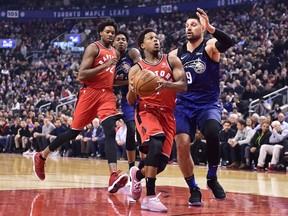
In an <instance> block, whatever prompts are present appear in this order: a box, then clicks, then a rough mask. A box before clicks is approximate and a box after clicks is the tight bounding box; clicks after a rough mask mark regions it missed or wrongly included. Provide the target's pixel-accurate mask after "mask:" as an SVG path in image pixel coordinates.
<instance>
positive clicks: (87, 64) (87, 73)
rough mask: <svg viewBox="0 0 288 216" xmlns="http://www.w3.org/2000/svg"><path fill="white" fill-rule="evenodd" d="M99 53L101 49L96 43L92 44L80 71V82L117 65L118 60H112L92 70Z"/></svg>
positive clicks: (87, 50)
mask: <svg viewBox="0 0 288 216" xmlns="http://www.w3.org/2000/svg"><path fill="white" fill-rule="evenodd" d="M98 53H99V48H98V46H97V45H96V44H95V43H92V44H90V45H89V46H88V47H87V48H86V50H85V52H84V56H83V59H82V62H81V65H80V70H79V73H78V79H79V80H80V81H84V80H87V79H89V78H90V77H92V76H94V75H95V74H97V73H99V72H100V71H101V70H102V69H104V68H106V67H109V66H111V65H115V64H116V63H117V58H112V59H110V60H109V61H107V62H105V63H104V64H102V65H99V66H98V67H95V68H91V67H92V64H93V61H94V59H95V57H96V56H97V55H98Z"/></svg>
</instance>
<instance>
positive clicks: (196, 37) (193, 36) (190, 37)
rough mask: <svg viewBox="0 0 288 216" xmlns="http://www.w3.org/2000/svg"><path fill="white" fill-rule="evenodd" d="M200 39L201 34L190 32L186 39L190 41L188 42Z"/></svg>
mask: <svg viewBox="0 0 288 216" xmlns="http://www.w3.org/2000/svg"><path fill="white" fill-rule="evenodd" d="M200 39H201V35H199V36H198V35H194V34H192V35H189V36H187V40H188V41H189V42H190V43H194V42H197V41H199V40H200Z"/></svg>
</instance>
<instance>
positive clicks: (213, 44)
mask: <svg viewBox="0 0 288 216" xmlns="http://www.w3.org/2000/svg"><path fill="white" fill-rule="evenodd" d="M196 14H197V16H198V17H199V19H200V22H201V24H202V25H203V26H204V28H205V29H206V30H207V31H208V32H209V33H210V34H211V35H212V36H213V37H214V38H213V39H210V40H209V41H208V42H207V46H206V48H205V50H206V52H207V53H208V55H209V56H210V58H211V59H213V60H215V61H219V58H220V53H224V52H226V51H227V50H228V49H229V48H230V47H232V46H234V41H233V39H232V38H231V37H230V36H229V35H228V34H226V33H225V32H223V31H221V30H219V29H217V28H215V27H214V26H212V25H211V24H210V22H209V18H208V15H207V14H206V12H205V11H204V10H202V9H201V8H197V12H196Z"/></svg>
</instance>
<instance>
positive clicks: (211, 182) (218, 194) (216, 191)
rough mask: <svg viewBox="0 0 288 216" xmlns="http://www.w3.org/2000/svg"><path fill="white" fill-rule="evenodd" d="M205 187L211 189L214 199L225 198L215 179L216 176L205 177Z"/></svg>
mask: <svg viewBox="0 0 288 216" xmlns="http://www.w3.org/2000/svg"><path fill="white" fill-rule="evenodd" d="M207 188H208V189H209V190H211V191H212V193H213V195H214V197H215V199H219V200H223V199H225V198H226V193H225V191H224V189H223V188H222V186H221V185H220V184H219V182H218V180H217V176H213V177H211V178H209V179H207Z"/></svg>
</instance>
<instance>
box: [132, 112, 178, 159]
mask: <svg viewBox="0 0 288 216" xmlns="http://www.w3.org/2000/svg"><path fill="white" fill-rule="evenodd" d="M135 123H136V127H137V130H138V132H139V134H140V137H141V143H142V144H141V145H145V144H147V143H148V142H149V140H150V136H157V135H161V134H165V137H166V139H165V141H164V144H163V146H162V154H164V155H165V156H167V157H170V154H171V151H172V145H173V140H174V136H175V130H176V124H175V118H174V113H173V112H171V111H164V110H161V109H159V108H142V109H140V112H139V113H138V112H135ZM141 145H140V149H141Z"/></svg>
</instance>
